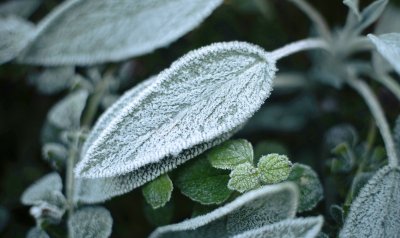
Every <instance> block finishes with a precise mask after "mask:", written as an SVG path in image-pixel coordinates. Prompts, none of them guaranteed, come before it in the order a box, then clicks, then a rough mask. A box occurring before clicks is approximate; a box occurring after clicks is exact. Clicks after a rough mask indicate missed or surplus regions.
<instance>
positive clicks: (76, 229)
mask: <svg viewBox="0 0 400 238" xmlns="http://www.w3.org/2000/svg"><path fill="white" fill-rule="evenodd" d="M112 223H113V219H112V217H111V214H110V212H109V211H108V210H107V209H105V208H103V207H85V208H82V209H79V210H77V211H75V213H74V215H73V216H72V217H71V218H70V219H69V220H68V231H69V235H70V237H71V238H107V237H109V236H110V235H111V229H112Z"/></svg>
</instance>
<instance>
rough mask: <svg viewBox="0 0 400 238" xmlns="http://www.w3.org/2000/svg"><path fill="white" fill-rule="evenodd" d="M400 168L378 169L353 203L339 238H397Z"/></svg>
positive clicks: (399, 212) (398, 229) (399, 230)
mask: <svg viewBox="0 0 400 238" xmlns="http://www.w3.org/2000/svg"><path fill="white" fill-rule="evenodd" d="M399 204H400V168H399V167H395V168H392V167H389V166H386V167H384V168H382V169H380V170H379V171H378V172H377V173H376V174H375V175H374V177H373V178H372V179H370V180H369V181H368V183H367V185H365V186H364V187H363V188H362V189H361V191H360V193H359V194H358V196H357V198H356V199H355V200H354V201H353V203H352V205H351V207H350V212H349V214H348V216H347V218H346V221H345V224H344V227H343V229H342V231H341V232H340V237H346V238H347V237H358V238H359V237H398V235H399V234H400V220H399V217H400V208H399Z"/></svg>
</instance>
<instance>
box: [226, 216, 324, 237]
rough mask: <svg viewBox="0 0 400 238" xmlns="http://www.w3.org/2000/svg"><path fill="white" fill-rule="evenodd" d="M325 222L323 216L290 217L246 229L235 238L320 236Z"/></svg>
mask: <svg viewBox="0 0 400 238" xmlns="http://www.w3.org/2000/svg"><path fill="white" fill-rule="evenodd" d="M323 223H324V219H323V218H322V216H318V217H307V218H295V219H288V220H284V221H281V222H277V223H273V224H270V225H265V226H263V227H261V228H257V229H254V230H250V231H246V232H244V233H242V234H239V235H236V236H233V238H277V237H279V238H314V237H317V236H318V233H319V231H320V230H321V228H322V224H323Z"/></svg>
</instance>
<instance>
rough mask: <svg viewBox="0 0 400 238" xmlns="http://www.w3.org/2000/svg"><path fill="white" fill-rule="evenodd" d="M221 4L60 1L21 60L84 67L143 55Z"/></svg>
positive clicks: (199, 0)
mask: <svg viewBox="0 0 400 238" xmlns="http://www.w3.org/2000/svg"><path fill="white" fill-rule="evenodd" d="M221 3H222V1H221V0H169V1H164V0H147V1H141V0H114V1H108V0H72V1H64V3H62V4H61V5H60V6H59V7H58V8H56V9H55V10H54V11H53V12H51V13H50V14H49V15H48V16H47V17H46V18H45V19H44V20H43V21H42V22H40V23H39V25H38V32H37V36H36V39H35V40H34V42H33V43H32V44H31V45H30V47H29V48H28V49H27V50H26V51H24V53H23V56H22V57H21V58H20V61H21V62H23V63H29V64H43V65H60V64H73V65H86V64H95V63H102V62H107V61H119V60H123V59H126V58H129V57H134V56H138V55H143V54H146V53H149V52H152V51H153V50H155V49H157V48H159V47H163V46H166V45H168V44H170V43H171V42H173V41H175V40H176V39H178V38H179V37H181V36H182V35H184V34H186V33H187V32H189V31H190V30H192V29H193V28H195V27H196V26H198V25H199V24H200V23H201V22H202V21H203V20H204V19H205V18H206V17H207V16H209V15H210V14H211V12H212V11H213V10H214V9H215V8H216V7H218V6H219V5H220V4H221ZM110 36H112V37H110Z"/></svg>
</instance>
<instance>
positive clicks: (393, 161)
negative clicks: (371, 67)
mask: <svg viewBox="0 0 400 238" xmlns="http://www.w3.org/2000/svg"><path fill="white" fill-rule="evenodd" d="M347 82H348V84H349V85H350V86H351V87H352V88H353V89H354V90H356V91H357V92H358V93H359V94H360V95H361V96H362V97H363V99H364V100H365V102H366V103H367V105H368V107H369V109H370V111H371V113H372V115H373V117H374V118H375V121H376V124H377V126H378V128H379V131H380V133H381V136H382V138H383V141H384V143H385V148H386V152H387V154H388V157H389V165H390V166H393V167H396V166H398V164H399V162H398V159H397V153H396V149H395V145H394V141H393V137H392V134H391V132H390V129H389V124H388V122H387V120H386V117H385V115H384V113H383V110H382V107H381V105H380V104H379V102H378V99H377V98H376V96H375V94H374V93H373V92H372V90H371V88H370V87H369V86H368V85H367V84H366V83H365V82H364V81H362V80H359V79H350V80H347Z"/></svg>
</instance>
